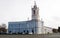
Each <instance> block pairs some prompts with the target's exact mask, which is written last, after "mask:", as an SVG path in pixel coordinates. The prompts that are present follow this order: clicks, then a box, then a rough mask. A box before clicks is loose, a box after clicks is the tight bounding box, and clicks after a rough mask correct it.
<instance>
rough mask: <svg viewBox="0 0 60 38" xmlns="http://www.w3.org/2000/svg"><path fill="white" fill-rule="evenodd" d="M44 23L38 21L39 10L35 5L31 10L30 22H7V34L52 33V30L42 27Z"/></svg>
mask: <svg viewBox="0 0 60 38" xmlns="http://www.w3.org/2000/svg"><path fill="white" fill-rule="evenodd" d="M43 25H44V22H43V21H42V20H40V19H39V8H38V7H37V5H36V3H35V4H34V6H33V8H32V20H29V21H21V22H9V23H8V33H22V34H43V33H52V28H48V27H45V26H43Z"/></svg>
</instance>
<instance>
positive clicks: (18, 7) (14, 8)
mask: <svg viewBox="0 0 60 38" xmlns="http://www.w3.org/2000/svg"><path fill="white" fill-rule="evenodd" d="M34 1H36V4H37V6H38V7H39V15H40V20H41V18H42V20H43V21H44V26H47V27H51V28H58V26H60V0H0V25H1V24H3V23H5V24H6V25H7V27H8V22H15V21H27V20H28V18H29V20H31V14H32V10H31V8H32V7H33V6H34Z"/></svg>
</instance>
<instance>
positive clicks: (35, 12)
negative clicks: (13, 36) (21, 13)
mask: <svg viewBox="0 0 60 38" xmlns="http://www.w3.org/2000/svg"><path fill="white" fill-rule="evenodd" d="M32 20H39V8H38V7H37V5H36V2H34V6H33V8H32Z"/></svg>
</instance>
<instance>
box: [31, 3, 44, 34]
mask: <svg viewBox="0 0 60 38" xmlns="http://www.w3.org/2000/svg"><path fill="white" fill-rule="evenodd" d="M32 20H33V21H34V31H35V34H41V33H42V25H43V23H42V21H41V20H40V18H39V8H38V7H37V5H36V2H34V6H33V8H32Z"/></svg>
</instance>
